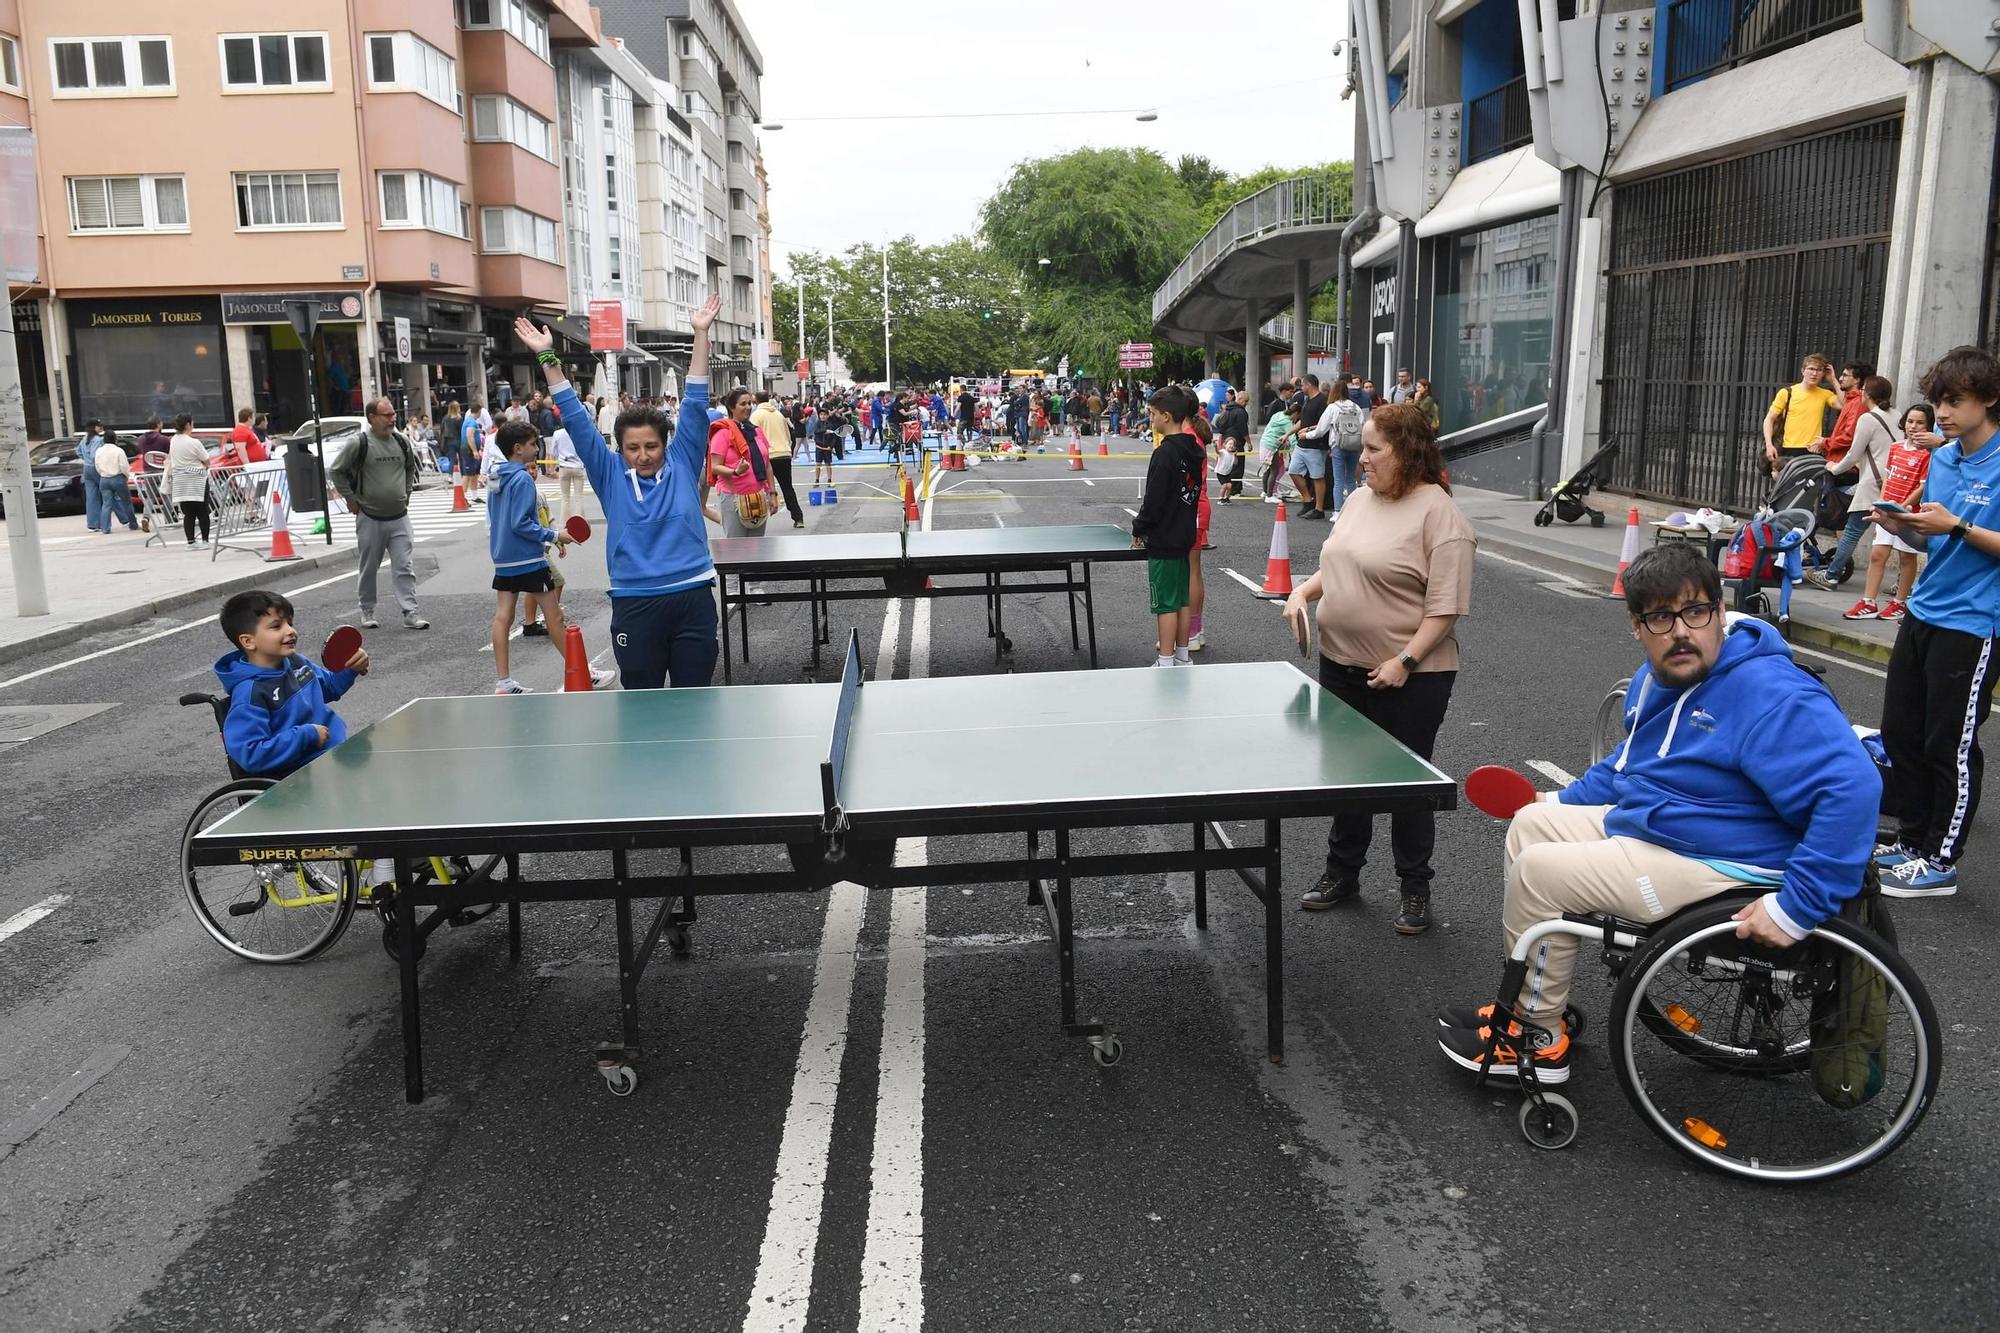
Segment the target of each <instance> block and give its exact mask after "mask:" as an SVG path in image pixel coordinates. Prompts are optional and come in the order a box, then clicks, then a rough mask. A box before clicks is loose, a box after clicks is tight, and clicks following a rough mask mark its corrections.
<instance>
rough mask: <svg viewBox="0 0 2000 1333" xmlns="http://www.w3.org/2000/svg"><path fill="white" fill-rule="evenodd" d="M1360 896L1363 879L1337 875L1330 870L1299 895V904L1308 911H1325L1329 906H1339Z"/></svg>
mask: <svg viewBox="0 0 2000 1333" xmlns="http://www.w3.org/2000/svg"><path fill="white" fill-rule="evenodd" d="M1360 896H1361V881H1360V880H1359V879H1358V878H1350V877H1345V876H1336V875H1334V874H1333V873H1332V872H1331V871H1328V872H1325V873H1322V874H1321V875H1320V877H1319V879H1318V880H1317V881H1316V882H1315V883H1314V884H1313V886H1312V887H1311V888H1309V889H1307V890H1306V891H1305V892H1304V893H1302V894H1300V895H1299V906H1300V907H1302V908H1304V909H1305V910H1306V911H1308V912H1324V911H1325V910H1326V909H1327V908H1329V907H1338V906H1340V904H1342V903H1344V902H1348V901H1351V900H1352V899H1355V898H1358V897H1360Z"/></svg>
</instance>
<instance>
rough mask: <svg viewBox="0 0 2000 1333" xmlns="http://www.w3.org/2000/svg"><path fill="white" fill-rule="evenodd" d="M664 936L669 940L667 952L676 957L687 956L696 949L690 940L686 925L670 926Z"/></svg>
mask: <svg viewBox="0 0 2000 1333" xmlns="http://www.w3.org/2000/svg"><path fill="white" fill-rule="evenodd" d="M664 938H665V939H666V941H667V952H669V953H671V954H672V955H673V956H674V957H676V958H685V957H687V956H688V955H689V954H690V953H692V952H693V951H694V949H693V946H692V944H690V943H689V940H688V932H687V927H686V926H668V927H667V929H666V933H665V936H664Z"/></svg>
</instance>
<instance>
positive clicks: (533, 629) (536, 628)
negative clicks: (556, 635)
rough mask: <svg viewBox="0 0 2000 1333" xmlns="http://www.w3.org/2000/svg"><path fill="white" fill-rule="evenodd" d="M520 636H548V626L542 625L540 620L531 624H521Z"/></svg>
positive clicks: (544, 637) (526, 637) (525, 637)
mask: <svg viewBox="0 0 2000 1333" xmlns="http://www.w3.org/2000/svg"><path fill="white" fill-rule="evenodd" d="M521 637H522V638H524V639H528V638H542V639H546V638H548V637H549V627H548V626H547V625H544V624H543V623H542V622H541V621H539V620H537V621H536V622H535V623H534V624H532V625H523V626H521Z"/></svg>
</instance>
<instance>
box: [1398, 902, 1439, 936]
mask: <svg viewBox="0 0 2000 1333" xmlns="http://www.w3.org/2000/svg"><path fill="white" fill-rule="evenodd" d="M1389 924H1390V925H1392V926H1394V927H1395V928H1396V933H1397V934H1398V935H1421V934H1423V933H1424V932H1425V931H1427V930H1429V929H1430V928H1431V896H1430V895H1429V894H1428V893H1409V892H1407V891H1406V892H1405V893H1404V894H1403V910H1402V911H1400V912H1398V913H1396V919H1395V920H1394V921H1392V922H1390V923H1389Z"/></svg>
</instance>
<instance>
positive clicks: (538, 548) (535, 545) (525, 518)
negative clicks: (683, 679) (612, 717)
mask: <svg viewBox="0 0 2000 1333" xmlns="http://www.w3.org/2000/svg"><path fill="white" fill-rule="evenodd" d="M493 438H494V440H495V442H496V443H497V445H498V446H499V449H500V452H501V454H502V455H503V457H502V460H501V461H500V462H499V463H498V464H496V465H494V467H493V469H492V471H491V472H490V473H489V474H488V475H487V493H488V497H489V498H488V499H487V501H486V525H487V546H488V549H489V550H490V551H491V552H492V555H493V589H494V593H495V594H496V595H495V597H494V607H493V670H494V672H495V674H496V675H497V676H498V677H499V681H498V683H497V684H495V685H494V687H493V692H494V693H495V694H526V693H527V692H528V687H527V686H525V685H523V684H521V682H519V681H517V680H515V679H514V677H513V675H512V674H511V673H510V672H509V670H508V657H507V639H508V635H509V634H510V633H511V632H512V631H513V628H514V610H515V605H516V603H517V602H518V600H519V598H520V596H521V594H523V593H526V594H527V595H528V598H529V599H530V600H531V601H533V602H534V604H535V606H536V608H537V609H539V610H540V611H541V613H542V619H543V621H544V622H546V623H547V625H548V636H549V642H550V643H551V644H553V645H554V646H555V649H556V651H557V652H558V653H561V652H563V651H564V648H565V644H564V639H565V637H566V636H565V634H564V630H565V628H566V626H565V625H564V624H563V610H562V602H561V600H560V599H559V598H558V597H557V593H556V582H555V574H554V571H553V570H551V569H550V568H549V561H548V556H547V554H546V553H545V551H546V548H547V547H549V546H554V547H555V548H556V552H557V554H558V555H560V554H561V553H562V549H563V548H564V547H565V546H567V545H569V534H567V533H556V532H553V531H551V530H550V529H549V528H546V527H544V526H543V525H542V520H541V516H540V515H539V514H538V513H537V512H536V510H537V509H538V508H539V506H540V504H541V498H542V497H541V492H540V491H539V490H537V489H536V487H535V478H534V474H533V473H531V472H530V471H529V470H528V465H529V464H530V463H532V462H534V461H535V456H536V455H537V454H539V453H540V452H541V447H542V437H541V436H540V435H539V434H538V433H537V432H536V430H535V428H534V426H533V425H531V424H529V423H528V422H526V421H506V422H502V423H501V425H500V429H499V430H497V431H495V432H494V433H493ZM610 683H611V673H610V672H609V671H592V672H591V673H590V684H591V687H592V688H593V689H600V690H601V689H603V688H604V687H605V686H607V685H609V684H610Z"/></svg>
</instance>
